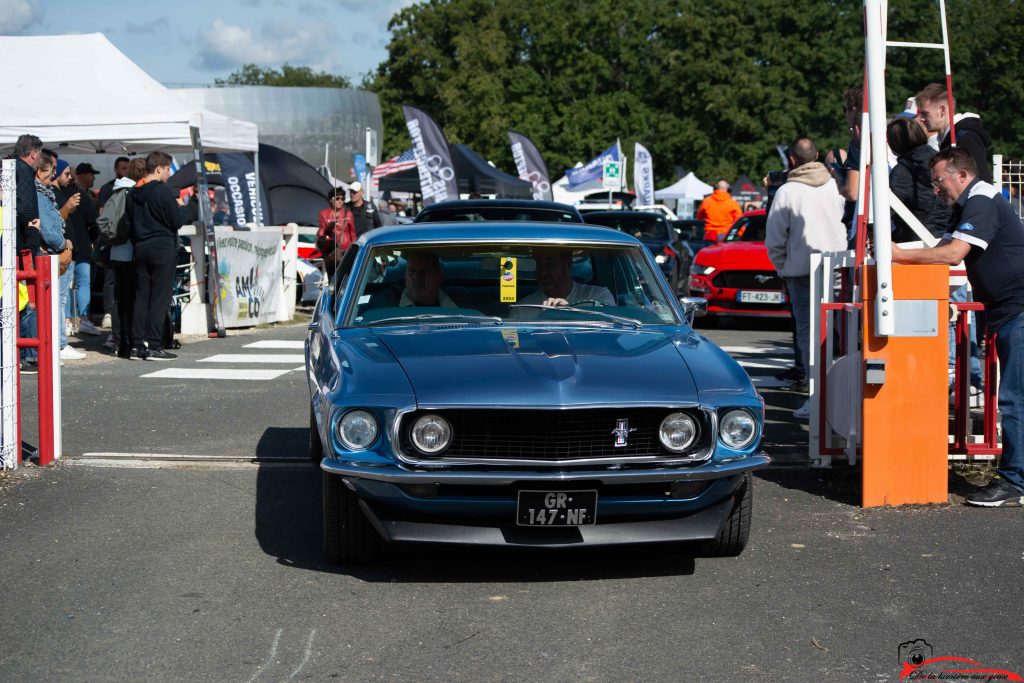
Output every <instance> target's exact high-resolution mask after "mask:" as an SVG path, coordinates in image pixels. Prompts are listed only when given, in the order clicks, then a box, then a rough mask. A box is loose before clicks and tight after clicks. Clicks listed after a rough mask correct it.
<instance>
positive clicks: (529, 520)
mask: <svg viewBox="0 0 1024 683" xmlns="http://www.w3.org/2000/svg"><path fill="white" fill-rule="evenodd" d="M596 521H597V491H520V492H519V504H518V507H517V509H516V523H517V524H518V525H519V526H583V525H585V524H594V523H595V522H596Z"/></svg>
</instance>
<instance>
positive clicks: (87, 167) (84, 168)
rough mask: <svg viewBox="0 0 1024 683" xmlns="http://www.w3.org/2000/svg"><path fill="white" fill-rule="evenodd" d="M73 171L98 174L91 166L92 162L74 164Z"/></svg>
mask: <svg viewBox="0 0 1024 683" xmlns="http://www.w3.org/2000/svg"><path fill="white" fill-rule="evenodd" d="M75 173H76V174H78V173H92V174H93V175H99V173H100V172H99V171H97V170H96V169H95V168H93V167H92V164H79V165H78V166H75Z"/></svg>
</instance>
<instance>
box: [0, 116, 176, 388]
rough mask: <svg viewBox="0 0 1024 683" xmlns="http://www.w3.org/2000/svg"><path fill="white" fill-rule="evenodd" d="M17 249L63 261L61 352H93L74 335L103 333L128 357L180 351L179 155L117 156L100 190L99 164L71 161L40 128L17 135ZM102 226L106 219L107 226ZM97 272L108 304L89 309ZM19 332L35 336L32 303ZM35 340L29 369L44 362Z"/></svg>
mask: <svg viewBox="0 0 1024 683" xmlns="http://www.w3.org/2000/svg"><path fill="white" fill-rule="evenodd" d="M14 155H15V157H16V158H17V162H16V172H15V173H16V182H17V211H16V214H17V216H16V229H17V237H16V243H17V250H18V253H19V258H20V259H21V265H22V267H27V265H28V264H27V262H26V261H25V259H27V258H30V257H34V256H36V255H39V254H52V255H57V256H58V260H59V278H60V282H59V307H60V309H59V310H60V311H62V313H63V318H64V324H63V325H60V326H59V335H60V338H59V356H60V360H61V362H62V363H63V362H64V361H73V360H80V359H83V358H85V357H86V355H87V353H86V351H84V350H82V349H80V348H76V347H74V346H72V345H71V344H70V343H69V337H71V336H76V335H77V336H81V335H94V336H97V335H102V334H104V332H105V330H109V332H106V334H107V338H106V340H105V341H104V343H103V346H104V347H105V348H106V349H108V350H109V351H111V352H112V353H116V354H117V355H118V356H119V357H121V358H126V359H142V360H174V359H175V358H176V356H175V354H173V353H171V352H170V351H168V350H167V348H166V347H167V346H168V345H169V342H168V340H169V339H171V338H172V331H171V330H170V329H169V325H170V320H169V316H168V311H169V309H170V303H171V297H172V280H173V276H174V272H175V267H176V264H177V253H178V247H179V238H178V230H179V228H181V226H182V224H183V223H184V222H185V220H186V212H185V208H184V202H183V201H182V200H180V199H178V198H176V197H175V195H174V193H173V192H172V191H171V189H170V188H169V187H168V186H167V185H166V181H167V179H168V178H169V177H170V174H171V170H170V169H171V161H172V160H171V157H170V156H168V155H167V154H165V153H163V152H152V153H150V154H149V155H147V156H146V157H144V158H143V157H139V158H135V159H129V158H127V157H119V158H118V159H117V160H116V161H115V163H114V172H115V177H114V178H112V179H111V180H110V181H108V182H107V183H105V184H104V185H103V186H102V187H100V188H98V189H96V188H95V187H94V186H95V183H96V177H97V176H98V175H99V171H97V169H95V168H94V167H93V166H92V165H91V164H88V163H81V164H78V165H77V166H75V167H74V169H72V168H71V166H70V165H69V164H68V163H67V162H66V161H65V160H63V159H60V158H59V156H58V154H57V153H56V152H54V151H53V150H50V149H46V148H44V146H43V142H42V140H40V139H39V138H38V137H37V136H34V135H22V136H20V137H19V138H18V140H17V142H16V144H15V148H14ZM104 226H106V228H105V229H104ZM94 278H99V279H101V280H102V282H103V287H102V291H103V297H102V301H103V312H102V314H97V315H93V312H92V311H91V302H92V283H93V280H94ZM19 325H20V330H19V332H20V335H21V336H22V337H35V336H36V334H37V331H38V330H37V328H38V320H37V319H36V316H35V311H34V305H33V304H32V303H31V302H28V303H27V304H26V305H25V307H24V309H23V310H22V311H21V316H20V323H19ZM37 361H38V356H37V353H36V351H35V350H34V349H28V348H26V349H22V350H21V352H20V366H21V371H22V372H26V373H33V372H36V370H37Z"/></svg>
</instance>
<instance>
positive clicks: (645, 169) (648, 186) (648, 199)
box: [633, 142, 654, 206]
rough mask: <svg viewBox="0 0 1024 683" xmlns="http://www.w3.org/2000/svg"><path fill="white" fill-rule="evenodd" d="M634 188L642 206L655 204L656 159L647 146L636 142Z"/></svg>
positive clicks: (638, 201)
mask: <svg viewBox="0 0 1024 683" xmlns="http://www.w3.org/2000/svg"><path fill="white" fill-rule="evenodd" d="M633 189H634V190H635V191H636V201H637V204H639V205H640V206H650V205H651V204H654V160H653V159H651V153H650V152H648V151H647V148H646V147H644V146H643V145H641V144H640V143H639V142H638V143H636V149H635V151H634V153H633Z"/></svg>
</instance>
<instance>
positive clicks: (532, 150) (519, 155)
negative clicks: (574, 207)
mask: <svg viewBox="0 0 1024 683" xmlns="http://www.w3.org/2000/svg"><path fill="white" fill-rule="evenodd" d="M508 140H509V142H511V143H512V158H513V159H515V160H516V170H517V171H518V172H519V177H520V178H522V179H523V180H525V181H526V182H528V183H530V184H532V185H533V198H534V199H544V200H547V201H549V202H550V201H551V200H552V197H553V195H552V194H551V178H550V176H549V175H548V167H547V165H545V164H544V157H542V156H541V155H540V152H539V151H537V146H536V145H535V144H533V141H532V140H530V138H528V137H526V136H525V135H523V134H522V133H517V132H515V131H514V130H510V131H509V132H508Z"/></svg>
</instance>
